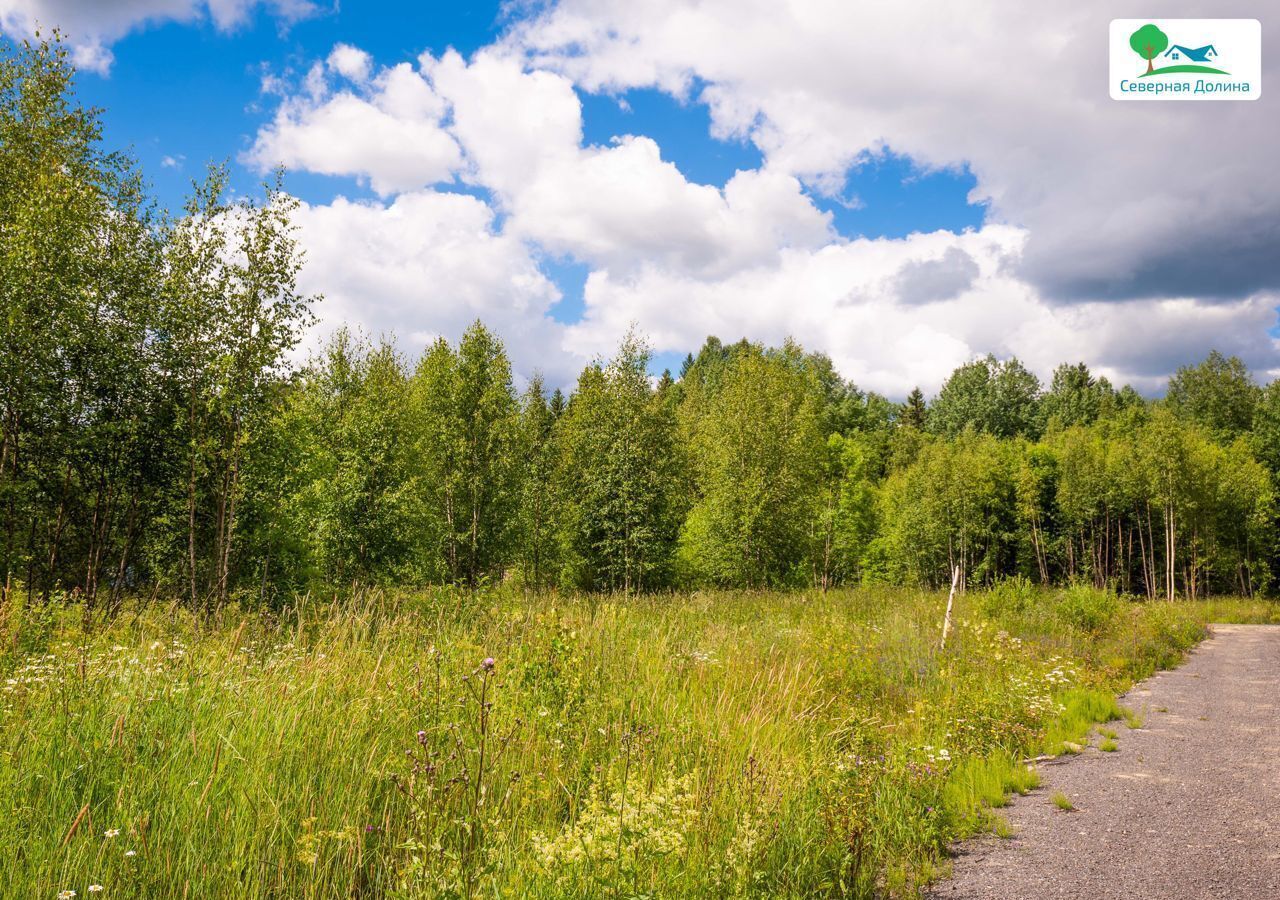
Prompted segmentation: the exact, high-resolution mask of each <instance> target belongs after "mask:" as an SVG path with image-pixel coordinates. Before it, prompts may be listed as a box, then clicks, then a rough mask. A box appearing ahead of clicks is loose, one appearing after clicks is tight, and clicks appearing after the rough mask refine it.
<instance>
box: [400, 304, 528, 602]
mask: <svg viewBox="0 0 1280 900" xmlns="http://www.w3.org/2000/svg"><path fill="white" fill-rule="evenodd" d="M409 390H410V404H411V411H410V416H411V417H412V419H413V422H412V425H411V433H412V440H413V445H414V448H415V451H416V461H417V464H418V466H419V467H420V468H419V471H418V476H419V484H420V485H421V488H422V491H423V493H422V502H423V503H424V505H425V507H426V509H427V511H428V515H429V516H430V517H431V518H432V519H433V520H435V521H437V522H438V523H439V525H440V542H439V544H438V545H437V546H436V547H435V548H434V551H433V555H435V557H436V559H437V560H438V561H439V565H440V566H441V567H442V568H443V570H444V572H445V573H446V577H447V578H448V579H449V581H451V582H452V583H454V584H465V585H467V586H468V587H471V588H474V587H476V586H477V585H479V584H480V583H482V582H483V581H485V580H487V579H490V578H493V577H496V576H499V575H501V573H502V572H503V571H504V569H505V567H506V566H507V565H508V563H509V562H510V561H511V559H512V557H513V555H514V551H515V542H516V538H517V535H518V531H517V524H518V520H517V512H518V509H519V503H520V499H521V497H520V494H521V480H522V478H523V475H524V473H523V471H522V468H521V462H522V461H521V460H520V458H519V457H518V449H519V447H520V428H519V424H520V422H519V409H518V405H517V402H516V397H515V393H514V391H513V389H512V385H511V364H510V362H509V361H508V359H507V355H506V351H505V350H504V349H503V347H502V342H501V341H499V340H498V339H497V337H496V336H495V335H494V334H493V333H492V332H491V331H489V330H488V329H487V328H485V327H484V325H482V324H481V323H480V322H475V323H474V324H472V325H471V327H470V328H468V329H467V331H466V333H465V334H463V336H462V340H461V341H460V342H459V344H458V348H457V350H454V349H453V348H452V347H450V346H449V344H448V342H446V341H444V340H443V339H441V340H438V341H436V342H435V344H433V345H432V346H431V347H430V348H429V349H428V350H427V352H426V354H424V355H423V357H422V361H421V362H420V363H419V365H418V367H417V370H416V371H415V372H414V375H413V378H412V379H411V381H410V388H409Z"/></svg>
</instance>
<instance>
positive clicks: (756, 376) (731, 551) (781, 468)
mask: <svg viewBox="0 0 1280 900" xmlns="http://www.w3.org/2000/svg"><path fill="white" fill-rule="evenodd" d="M814 393H815V388H814V385H813V382H812V380H811V378H810V376H808V375H807V374H806V372H805V371H804V368H803V366H797V365H795V364H794V361H793V360H791V359H788V358H787V357H786V356H785V355H783V354H766V353H765V352H764V351H763V350H761V349H760V348H758V347H751V348H747V349H744V350H743V351H741V352H740V353H739V354H738V355H737V356H736V358H735V359H734V360H733V361H732V362H731V363H730V364H729V366H728V367H727V368H726V369H725V371H724V372H723V374H722V375H721V379H720V383H719V385H718V387H717V388H716V389H715V390H714V391H713V392H710V395H709V396H707V397H706V398H705V400H704V402H705V407H704V409H703V410H702V412H701V415H699V416H698V417H697V418H696V419H695V420H694V422H693V423H692V425H691V431H692V436H691V439H690V443H691V449H692V455H693V458H694V461H695V471H696V483H697V493H698V498H697V501H696V502H695V504H694V506H693V509H692V510H691V512H690V514H689V519H688V522H687V523H686V524H685V529H684V533H683V535H682V543H683V552H684V554H685V555H686V556H687V558H688V559H689V560H690V562H691V565H692V567H693V569H694V571H695V572H697V573H698V574H699V575H700V576H702V577H704V578H706V579H707V580H709V581H711V582H713V583H719V584H745V585H748V586H765V585H777V584H782V583H785V582H788V581H794V580H796V579H797V578H798V577H804V576H805V575H806V574H807V573H805V572H804V570H803V569H798V565H803V561H804V560H805V559H806V558H807V553H806V545H807V544H808V536H809V533H810V526H811V523H812V522H813V519H814V516H815V513H816V507H817V502H818V497H817V488H818V485H819V474H820V472H821V471H822V466H823V454H822V451H823V446H822V438H821V430H820V427H819V418H818V410H819V406H818V404H817V403H816V402H815V399H814Z"/></svg>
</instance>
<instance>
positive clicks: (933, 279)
mask: <svg viewBox="0 0 1280 900" xmlns="http://www.w3.org/2000/svg"><path fill="white" fill-rule="evenodd" d="M978 272H979V269H978V263H977V262H976V261H975V260H974V258H973V257H972V256H970V255H969V254H968V253H965V252H964V251H963V250H961V249H960V248H959V247H948V248H947V249H946V252H944V253H943V254H942V256H940V257H938V258H937V259H921V260H911V261H910V262H908V263H906V264H905V265H903V267H902V268H901V269H899V270H898V274H897V276H895V278H894V290H895V292H896V294H897V295H898V299H899V300H901V301H902V302H903V303H904V304H906V305H907V306H915V305H918V304H922V303H935V302H937V301H940V300H952V299H954V298H956V297H959V296H960V295H961V294H963V293H964V292H965V291H967V290H969V288H971V287H973V282H974V280H975V279H977V277H978Z"/></svg>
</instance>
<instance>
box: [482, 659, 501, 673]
mask: <svg viewBox="0 0 1280 900" xmlns="http://www.w3.org/2000/svg"><path fill="white" fill-rule="evenodd" d="M497 664H498V663H497V662H496V661H495V660H494V658H493V657H492V656H486V657H485V658H484V662H482V663H480V667H481V668H482V669H484V670H485V671H486V672H492V671H493V667H494V666H496V665H497Z"/></svg>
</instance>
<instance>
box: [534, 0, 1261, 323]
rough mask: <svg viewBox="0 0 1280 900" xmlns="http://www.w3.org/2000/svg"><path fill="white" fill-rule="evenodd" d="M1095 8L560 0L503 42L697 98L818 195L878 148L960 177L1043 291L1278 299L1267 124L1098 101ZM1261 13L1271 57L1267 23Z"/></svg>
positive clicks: (603, 83) (623, 84)
mask: <svg viewBox="0 0 1280 900" xmlns="http://www.w3.org/2000/svg"><path fill="white" fill-rule="evenodd" d="M1259 11H1260V10H1259V4H1258V3H1256V2H1249V0H1227V2H1223V3H1219V4H1217V5H1215V6H1214V10H1213V12H1214V15H1219V16H1249V17H1257V16H1258V13H1259ZM1160 12H1161V13H1162V15H1165V16H1168V17H1176V16H1195V15H1202V14H1203V4H1195V3H1193V2H1191V0H1169V2H1167V3H1165V4H1164V5H1163V6H1162V7H1161V8H1160ZM1114 14H1115V10H1114V4H1107V3H1105V2H1103V0H1083V2H1079V3H1073V4H1070V5H1062V4H1054V5H1052V7H1051V8H1048V7H1045V6H1044V5H1043V4H1010V3H1007V2H997V0H975V2H969V3H952V4H944V3H925V4H903V3H886V2H877V3H849V2H847V0H704V2H700V3H697V4H689V3H686V2H682V0H652V2H647V3H643V4H636V3H630V2H624V0H561V2H559V3H556V4H554V5H552V6H550V7H548V8H547V9H546V11H545V12H544V13H542V14H541V15H539V16H538V17H537V18H535V19H534V20H532V21H531V22H528V23H525V24H523V25H520V26H518V27H517V29H516V31H515V33H514V35H513V36H512V37H511V38H510V40H509V44H510V45H511V46H513V47H518V48H522V49H524V50H526V51H527V52H528V54H529V59H530V60H531V63H532V64H533V65H535V66H538V67H541V68H549V69H552V70H554V71H558V72H561V73H563V74H565V75H566V76H568V77H570V78H571V79H572V80H573V81H574V82H575V83H576V84H579V85H582V86H584V87H585V88H587V89H590V90H601V89H608V90H617V89H625V88H628V87H633V86H656V87H659V88H661V89H664V90H668V91H671V92H673V93H677V94H681V93H686V92H688V91H690V90H692V89H693V88H694V87H695V86H697V89H698V90H699V92H700V93H699V97H700V99H701V100H703V101H704V102H706V103H708V104H709V106H710V109H711V112H712V116H713V128H714V130H715V131H716V133H718V134H720V135H725V136H728V135H739V136H749V137H750V138H751V139H752V140H753V141H754V142H755V143H756V144H757V145H758V146H759V147H760V148H761V150H762V151H763V152H764V153H765V155H766V157H767V159H768V165H769V167H770V168H774V169H777V170H780V171H783V172H789V173H794V174H796V175H799V176H801V177H802V178H804V179H806V180H807V181H808V182H809V183H810V184H813V185H815V186H817V187H818V188H820V189H823V190H826V191H831V192H834V191H838V190H839V188H840V187H841V185H842V182H843V180H844V177H845V173H846V171H847V169H848V167H849V166H850V164H851V163H852V162H854V161H855V160H856V159H857V158H858V156H859V154H861V153H865V152H868V151H871V152H876V151H877V150H878V149H881V148H883V147H885V146H888V147H891V148H893V149H894V150H895V151H897V152H900V153H904V154H908V155H910V156H911V157H912V158H913V159H914V160H916V161H917V162H919V163H920V164H922V165H925V166H950V165H959V164H967V165H968V166H969V167H970V169H971V170H972V171H973V173H974V175H975V176H976V177H977V179H978V186H977V189H976V191H975V195H976V196H975V199H979V200H989V201H990V203H991V209H992V217H993V220H994V221H1003V222H1009V223H1013V224H1017V225H1020V226H1023V227H1025V228H1027V229H1028V231H1029V233H1030V238H1029V241H1028V244H1027V248H1026V252H1025V255H1024V256H1023V257H1022V264H1023V266H1024V271H1025V274H1026V277H1028V278H1030V279H1031V280H1033V281H1034V282H1035V283H1036V284H1038V285H1040V286H1041V287H1042V288H1043V290H1044V291H1045V293H1046V295H1048V296H1051V297H1053V298H1055V299H1064V298H1065V299H1081V298H1120V299H1123V298H1129V297H1159V296H1163V295H1166V294H1170V293H1175V294H1176V293H1190V294H1194V295H1197V296H1202V297H1206V298H1210V297H1211V298H1224V297H1241V296H1247V295H1250V294H1252V293H1253V292H1255V291H1257V290H1261V289H1275V288H1277V287H1280V255H1277V254H1276V253H1275V252H1274V248H1275V246H1276V242H1277V240H1278V239H1280V230H1278V229H1277V225H1276V223H1277V221H1280V168H1277V167H1276V166H1275V165H1274V164H1273V162H1272V161H1273V160H1274V159H1276V158H1277V157H1280V120H1278V119H1277V118H1276V117H1275V116H1274V115H1268V114H1267V113H1266V111H1265V109H1264V108H1262V107H1261V106H1260V104H1259V103H1206V104H1181V103H1163V104H1122V103H1116V102H1114V101H1112V100H1110V99H1109V97H1108V93H1107V90H1106V85H1105V73H1106V68H1107V49H1106V41H1107V23H1108V21H1109V20H1110V19H1111V18H1112V16H1113V15H1114ZM1261 18H1263V19H1264V22H1263V28H1264V30H1265V31H1266V34H1265V35H1264V43H1267V44H1268V45H1271V44H1275V43H1277V40H1276V39H1277V38H1280V25H1277V24H1276V22H1277V21H1280V20H1275V19H1274V17H1272V18H1271V19H1267V18H1266V17H1265V16H1264V17H1261ZM1265 77H1266V75H1265V73H1264V78H1265ZM1265 102H1266V101H1265V100H1263V101H1261V103H1265Z"/></svg>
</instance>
